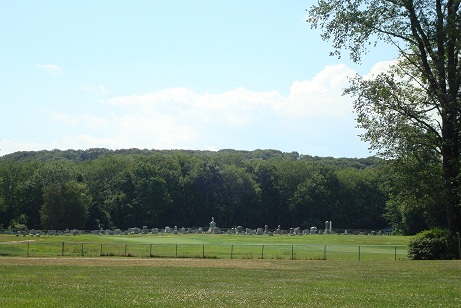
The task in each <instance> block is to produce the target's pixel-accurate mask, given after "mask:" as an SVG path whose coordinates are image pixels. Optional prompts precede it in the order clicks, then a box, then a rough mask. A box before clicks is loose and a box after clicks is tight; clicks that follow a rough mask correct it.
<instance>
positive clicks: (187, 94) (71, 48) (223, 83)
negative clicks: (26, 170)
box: [0, 0, 396, 157]
mask: <svg viewBox="0 0 461 308" xmlns="http://www.w3.org/2000/svg"><path fill="white" fill-rule="evenodd" d="M314 3H315V1H298V0H290V1H280V0H278V1H276V0H273V1H270V0H269V1H267V0H266V1H260V0H253V1H248V0H246V1H243V0H232V1H227V0H223V1H216V0H214V1H212V0H196V1H190V0H181V1H179V0H171V1H154V0H147V1H142V0H136V1H119V0H110V1H107V0H98V1H86V0H80V1H49V0H48V1H47V0H44V1H33V0H24V1H4V2H3V3H2V10H1V11H0V110H1V114H2V120H1V122H0V140H1V141H0V148H1V151H0V155H5V154H8V153H12V152H15V151H24V150H42V149H55V148H57V149H88V148H94V147H104V148H111V149H120V148H133V147H136V148H143V149H144V148H146V149H193V150H218V149H226V148H232V149H238V150H254V149H277V150H281V151H285V152H291V151H297V152H299V153H300V154H306V155H318V156H334V157H366V156H369V155H370V153H369V151H368V149H367V148H368V145H367V144H366V143H364V142H362V141H361V140H360V138H359V137H358V136H357V135H358V134H359V133H360V131H359V130H357V129H356V128H355V126H356V123H355V121H354V114H353V113H352V98H350V97H342V96H341V89H342V88H344V87H346V86H347V77H350V76H352V75H354V74H356V73H359V74H362V75H365V74H369V73H370V72H371V71H372V70H376V69H377V67H379V65H380V63H381V62H382V61H389V60H392V59H394V58H395V57H396V53H395V52H393V51H392V49H390V48H388V47H386V46H378V48H374V49H373V50H371V51H370V53H369V54H368V55H367V56H366V57H365V58H364V59H363V62H362V64H361V65H358V64H354V63H352V62H351V61H350V60H349V59H348V57H347V54H344V55H343V57H342V58H341V59H336V58H334V57H330V56H329V52H330V51H331V45H330V43H328V42H323V41H322V40H321V38H320V32H319V31H318V30H312V29H311V28H310V25H309V24H308V23H307V22H306V21H305V20H306V16H307V12H306V11H305V10H306V9H308V8H309V7H310V6H311V5H313V4H314Z"/></svg>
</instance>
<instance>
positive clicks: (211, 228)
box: [208, 217, 216, 233]
mask: <svg viewBox="0 0 461 308" xmlns="http://www.w3.org/2000/svg"><path fill="white" fill-rule="evenodd" d="M215 228H216V222H215V221H214V217H211V222H210V228H209V229H208V233H214V229H215Z"/></svg>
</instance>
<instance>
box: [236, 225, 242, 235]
mask: <svg viewBox="0 0 461 308" xmlns="http://www.w3.org/2000/svg"><path fill="white" fill-rule="evenodd" d="M242 229H243V228H242V226H238V227H237V234H242V231H243V230H242Z"/></svg>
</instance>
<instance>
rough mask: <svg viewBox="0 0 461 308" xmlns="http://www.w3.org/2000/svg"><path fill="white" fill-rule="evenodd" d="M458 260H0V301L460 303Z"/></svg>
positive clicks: (256, 304) (59, 304)
mask: <svg viewBox="0 0 461 308" xmlns="http://www.w3.org/2000/svg"><path fill="white" fill-rule="evenodd" d="M460 277H461V262H460V261H397V262H396V261H377V262H374V261H360V262H359V261H296V260H295V261H293V260H290V261H288V260H261V259H244V260H242V259H240V260H230V259H142V258H11V257H2V258H0V303H1V305H2V306H3V307H459V306H461V288H460Z"/></svg>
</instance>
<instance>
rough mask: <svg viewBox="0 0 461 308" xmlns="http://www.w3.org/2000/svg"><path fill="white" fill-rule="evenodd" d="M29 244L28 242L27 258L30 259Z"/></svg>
mask: <svg viewBox="0 0 461 308" xmlns="http://www.w3.org/2000/svg"><path fill="white" fill-rule="evenodd" d="M29 244H30V243H29V242H27V257H29Z"/></svg>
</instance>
